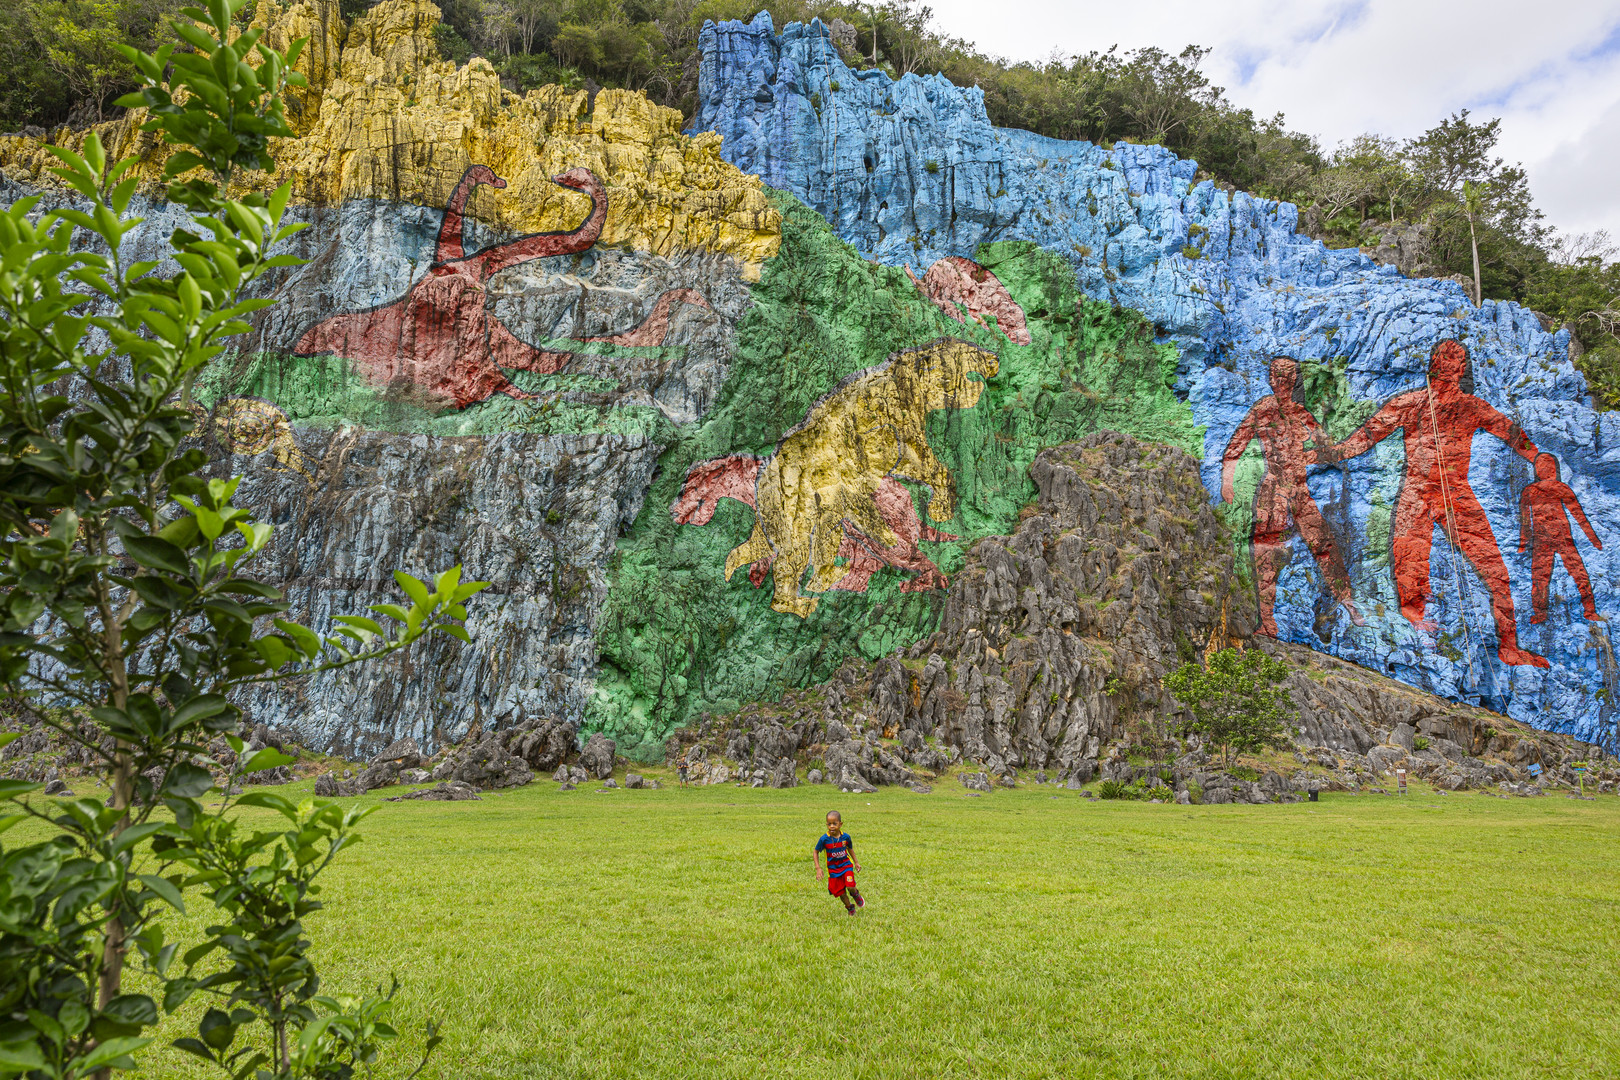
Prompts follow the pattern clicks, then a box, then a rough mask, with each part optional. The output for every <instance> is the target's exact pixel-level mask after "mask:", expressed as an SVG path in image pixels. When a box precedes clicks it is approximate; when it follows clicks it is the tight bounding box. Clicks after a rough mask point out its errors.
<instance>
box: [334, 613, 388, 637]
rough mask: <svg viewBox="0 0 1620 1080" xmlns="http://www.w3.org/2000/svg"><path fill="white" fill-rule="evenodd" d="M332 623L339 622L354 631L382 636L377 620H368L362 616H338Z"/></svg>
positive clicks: (381, 629) (380, 626)
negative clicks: (352, 628)
mask: <svg viewBox="0 0 1620 1080" xmlns="http://www.w3.org/2000/svg"><path fill="white" fill-rule="evenodd" d="M332 621H333V622H340V623H342V624H343V625H345V626H352V627H354V628H355V629H356V630H363V631H365V632H366V633H368V634H375V635H376V636H378V637H382V636H384V635H383V628H382V625H381V624H380V623H378V622H377V620H375V619H368V618H366V617H365V616H364V615H338V616H335V617H334V618H333V620H332Z"/></svg>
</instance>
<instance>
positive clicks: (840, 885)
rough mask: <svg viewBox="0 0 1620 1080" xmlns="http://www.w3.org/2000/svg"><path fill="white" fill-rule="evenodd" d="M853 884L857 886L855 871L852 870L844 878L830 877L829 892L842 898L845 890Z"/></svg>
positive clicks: (828, 882) (828, 881)
mask: <svg viewBox="0 0 1620 1080" xmlns="http://www.w3.org/2000/svg"><path fill="white" fill-rule="evenodd" d="M853 884H855V871H853V870H851V871H850V872H849V873H847V874H845V875H844V876H843V877H829V878H828V879H827V891H828V892H830V893H832V894H833V895H834V896H842V895H844V890H845V889H847V888H849V887H850V886H851V885H853Z"/></svg>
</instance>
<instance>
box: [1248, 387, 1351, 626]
mask: <svg viewBox="0 0 1620 1080" xmlns="http://www.w3.org/2000/svg"><path fill="white" fill-rule="evenodd" d="M1298 387H1299V361H1297V360H1295V359H1294V358H1293V357H1290V356H1279V357H1276V358H1275V359H1273V360H1272V361H1271V391H1272V392H1271V393H1270V394H1269V395H1267V396H1266V397H1263V398H1261V399H1260V400H1259V401H1257V402H1255V403H1254V407H1253V408H1251V409H1250V410H1249V413H1248V415H1247V416H1245V417H1244V418H1243V422H1242V423H1241V424H1239V425H1238V429H1237V431H1235V432H1233V433H1232V438H1231V441H1229V442H1228V443H1227V444H1226V453H1225V454H1224V455H1222V460H1221V498H1222V499H1224V500H1225V501H1226V502H1228V503H1230V502H1231V501H1232V494H1233V493H1232V480H1233V477H1234V476H1235V475H1236V474H1237V464H1238V459H1239V458H1241V457H1242V456H1243V451H1244V450H1246V449H1248V446H1249V443H1250V442H1252V441H1254V440H1256V439H1258V440H1259V441H1260V450H1261V452H1262V453H1263V454H1264V455H1265V459H1266V475H1265V479H1263V480H1261V481H1260V490H1259V491H1258V492H1256V493H1255V498H1254V531H1253V532H1252V533H1251V534H1250V540H1249V543H1250V550H1251V551H1252V552H1253V558H1254V571H1255V580H1256V583H1257V585H1258V589H1259V593H1260V631H1261V633H1264V634H1266V635H1268V636H1270V637H1276V636H1277V620H1276V618H1275V617H1274V616H1273V615H1272V610H1273V608H1275V606H1276V603H1277V578H1278V577H1279V576H1280V575H1281V574H1282V572H1283V568H1284V567H1286V566H1287V565H1288V561H1289V558H1290V554H1289V550H1288V548H1289V543H1288V542H1289V533H1290V532H1291V531H1294V530H1298V532H1299V535H1300V538H1301V539H1302V540H1304V541H1305V546H1306V547H1308V548H1310V551H1311V554H1312V555H1313V556H1315V557H1316V564H1317V565H1318V566H1319V567H1321V568H1322V579H1323V580H1324V581H1325V582H1326V583H1327V586H1328V588H1330V589H1332V590H1333V595H1334V596H1336V597H1338V600H1339V603H1341V604H1343V605H1344V609H1345V611H1347V612H1349V614H1350V621H1351V622H1353V623H1355V624H1356V625H1357V626H1360V625H1362V624H1363V623H1364V622H1365V620H1364V619H1363V618H1362V616H1361V612H1360V611H1359V610H1358V609H1357V608H1356V605H1355V603H1354V602H1353V601H1352V600H1351V597H1350V575H1349V573H1348V572H1346V570H1345V568H1344V560H1343V559H1341V558H1340V557H1339V549H1338V545H1337V544H1335V543H1334V540H1333V533H1332V531H1331V530H1330V529H1329V528H1328V524H1327V520H1326V519H1325V518H1323V517H1322V511H1321V510H1320V509H1319V508H1318V507H1317V505H1316V500H1315V499H1313V498H1311V491H1310V487H1309V486H1308V485H1307V483H1306V473H1307V472H1308V470H1309V469H1310V466H1311V465H1312V464H1313V461H1312V455H1311V453H1310V452H1309V450H1310V449H1315V448H1319V447H1324V446H1326V445H1328V438H1327V436H1326V434H1325V433H1324V432H1323V431H1322V427H1321V425H1320V424H1318V423H1317V422H1316V417H1314V416H1312V415H1311V411H1310V410H1309V409H1307V408H1306V407H1305V405H1304V403H1303V402H1301V401H1298V400H1296V399H1295V397H1294V394H1295V391H1296V390H1297V389H1298ZM1308 448H1309V449H1308Z"/></svg>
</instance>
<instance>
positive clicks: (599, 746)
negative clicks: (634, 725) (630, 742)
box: [579, 731, 619, 780]
mask: <svg viewBox="0 0 1620 1080" xmlns="http://www.w3.org/2000/svg"><path fill="white" fill-rule="evenodd" d="M618 752H619V744H618V743H616V742H614V741H613V740H612V739H610V738H608V737H607V736H606V735H603V734H602V733H601V732H600V731H597V732H593V733H592V735H591V737H590V738H589V739H586V740H585V748H584V749H583V750H581V751H580V752H579V764H580V767H581V768H583V769H584V770H585V771H586V772H587V773H589V774H590V775H591V776H592V777H593V778H594V779H597V780H606V779H607V778H608V777H610V776H612V775H613V759H614V757H615V756H616V755H617V754H618Z"/></svg>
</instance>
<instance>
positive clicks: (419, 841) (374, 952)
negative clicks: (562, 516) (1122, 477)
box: [141, 781, 1620, 1080]
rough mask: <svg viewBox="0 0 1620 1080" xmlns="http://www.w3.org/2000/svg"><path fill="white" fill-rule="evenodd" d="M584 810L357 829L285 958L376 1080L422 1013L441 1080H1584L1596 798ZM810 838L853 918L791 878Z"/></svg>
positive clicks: (537, 797)
mask: <svg viewBox="0 0 1620 1080" xmlns="http://www.w3.org/2000/svg"><path fill="white" fill-rule="evenodd" d="M302 786H304V787H307V783H306V784H305V785H302ZM594 788H595V785H594V784H593V785H590V786H589V787H585V788H581V789H580V790H578V791H575V792H567V793H564V792H560V791H558V790H557V789H556V786H555V785H553V784H551V783H549V782H544V781H539V782H536V783H534V784H533V785H531V786H529V787H527V788H523V789H519V790H517V791H515V792H509V793H505V794H495V795H490V796H486V797H485V799H484V801H482V802H468V803H420V802H418V803H409V802H408V803H393V804H388V805H387V806H386V807H385V808H384V809H383V810H382V811H381V812H379V813H377V814H375V815H374V816H372V817H371V818H369V819H368V820H367V822H366V823H365V826H364V829H363V831H364V833H365V836H366V840H365V842H364V843H363V844H361V845H360V846H359V847H357V848H356V849H354V850H353V851H352V852H349V853H346V854H345V855H344V856H343V857H342V859H341V860H340V861H339V863H338V864H336V866H335V868H334V869H333V871H331V873H330V876H329V878H328V879H327V882H328V890H327V895H326V899H327V901H328V903H329V906H328V909H327V910H326V911H324V912H321V913H319V914H317V915H316V916H315V917H314V918H313V919H312V920H311V931H312V935H313V938H314V942H315V946H316V949H317V954H318V956H319V957H321V959H322V962H323V966H324V969H325V971H326V973H327V983H326V986H325V989H326V990H328V991H345V990H347V991H360V990H364V989H366V988H368V987H370V986H372V985H374V984H377V983H386V982H387V981H388V979H389V976H390V975H391V974H397V975H398V976H399V977H400V978H401V979H402V980H403V982H404V988H403V990H402V991H401V1002H402V1006H401V1009H400V1011H399V1014H398V1019H399V1021H400V1022H401V1024H400V1026H401V1027H402V1028H403V1029H409V1031H408V1034H407V1037H406V1038H405V1039H403V1040H402V1041H401V1043H399V1044H396V1048H395V1049H394V1051H393V1052H392V1055H391V1057H390V1058H389V1059H387V1062H386V1064H387V1065H388V1066H389V1067H388V1068H387V1069H385V1070H383V1072H382V1075H401V1074H403V1073H404V1072H406V1071H408V1067H409V1066H408V1063H407V1059H408V1058H413V1057H414V1052H415V1051H417V1050H419V1048H420V1044H421V1034H420V1029H421V1026H422V1022H423V1021H425V1020H427V1019H428V1018H430V1017H437V1018H438V1019H440V1020H442V1021H443V1022H444V1030H445V1033H446V1035H447V1040H446V1042H445V1044H444V1046H443V1047H442V1048H441V1049H440V1051H439V1053H438V1054H437V1055H436V1057H435V1058H434V1060H433V1062H432V1064H430V1066H429V1067H428V1069H427V1071H426V1072H425V1073H424V1075H425V1076H432V1077H443V1078H457V1080H460V1078H491V1080H494V1078H502V1080H508V1078H521V1077H632V1076H633V1077H676V1076H681V1077H685V1076H719V1077H750V1078H753V1077H761V1076H767V1077H801V1076H802V1077H812V1076H813V1077H981V1076H982V1077H1073V1076H1086V1077H1089V1076H1101V1077H1149V1076H1164V1077H1248V1076H1265V1077H1269V1076H1285V1075H1286V1076H1325V1077H1373V1076H1412V1077H1471V1078H1473V1077H1513V1076H1535V1077H1548V1076H1571V1077H1576V1076H1579V1077H1587V1076H1594V1077H1595V1076H1612V1075H1614V1074H1615V1071H1616V1069H1617V1068H1620V1011H1617V1009H1616V1006H1615V1003H1616V1001H1617V1000H1620V968H1617V965H1616V963H1615V959H1616V955H1617V946H1620V849H1617V843H1616V842H1617V840H1620V800H1616V799H1613V798H1609V797H1605V798H1602V799H1600V800H1598V801H1596V802H1576V801H1573V800H1568V799H1564V798H1561V797H1550V798H1544V799H1535V800H1527V799H1515V800H1500V799H1495V798H1488V797H1484V796H1479V795H1466V794H1463V795H1450V796H1441V795H1431V794H1427V793H1418V794H1415V795H1412V796H1408V797H1406V798H1404V799H1395V798H1383V797H1377V796H1362V797H1356V796H1347V795H1325V796H1324V797H1323V801H1322V802H1320V803H1317V804H1310V803H1301V804H1296V805H1290V806H1264V807H1252V806H1242V807H1235V806H1209V807H1203V806H1193V807H1178V806H1152V805H1144V804H1141V803H1124V802H1114V803H1104V802H1091V801H1087V800H1082V799H1080V798H1079V797H1077V796H1076V795H1075V794H1074V793H1072V792H1054V791H1053V789H1051V788H1029V789H1023V790H1018V791H1010V792H1008V791H997V792H996V793H994V794H993V795H990V796H986V797H983V798H968V797H966V796H965V795H964V794H963V793H962V791H961V790H960V789H959V788H956V787H954V786H951V787H947V786H945V785H943V784H942V785H941V786H940V787H939V788H938V789H936V791H935V793H934V794H932V795H914V794H912V793H910V792H907V791H904V790H885V791H882V792H880V793H878V794H876V795H870V796H859V795H856V796H850V795H840V794H838V793H837V792H834V791H830V790H829V789H827V788H825V787H820V788H804V787H801V788H798V789H794V790H789V791H770V790H748V789H739V788H735V787H720V788H694V789H687V790H679V789H671V788H668V787H666V788H665V789H664V790H661V791H618V792H609V793H602V794H598V793H596V791H595V790H593V789H594ZM282 790H288V789H282ZM396 790H397V789H396ZM379 794H381V793H379ZM1054 794H1055V795H1056V797H1055V798H1054V797H1053V796H1054ZM376 797H378V795H373V796H370V797H369V798H376ZM831 807H836V808H839V809H841V810H842V811H843V812H844V816H845V820H846V823H847V826H848V829H849V831H850V832H851V834H852V835H854V836H855V837H856V840H857V851H858V853H859V855H860V857H861V860H862V862H863V864H864V872H863V873H862V874H861V875H859V876H860V880H861V884H862V888H863V890H864V892H865V893H866V895H867V897H868V900H869V907H868V909H867V910H866V912H865V913H864V914H862V915H860V916H859V917H857V918H850V917H848V916H846V915H845V914H844V912H843V908H842V907H841V906H840V905H839V903H838V902H837V901H836V900H834V899H833V898H832V897H830V896H828V895H827V892H826V889H825V886H823V885H821V884H820V883H818V882H817V881H816V879H815V877H814V875H813V873H812V870H811V863H810V857H809V853H810V849H811V846H812V844H813V843H814V841H815V839H816V837H817V836H818V835H819V834H820V831H821V830H820V822H821V818H822V815H823V814H824V812H825V811H826V810H827V809H828V808H831ZM193 917H197V918H200V917H202V916H201V915H200V914H199V913H195V912H194V913H193ZM191 1019H192V1021H193V1022H194V1018H191ZM182 1033H183V1032H182V1031H181V1026H180V1024H178V1023H177V1024H176V1025H175V1027H174V1028H173V1031H172V1035H174V1036H178V1035H179V1034H182ZM141 1075H143V1076H147V1077H164V1078H168V1077H190V1076H202V1075H208V1074H205V1073H203V1072H202V1071H200V1070H197V1069H194V1068H193V1067H192V1065H191V1064H190V1063H188V1061H187V1060H186V1059H184V1058H183V1057H182V1056H181V1055H178V1054H175V1053H173V1052H170V1051H164V1052H163V1053H161V1054H158V1055H156V1056H152V1057H148V1058H147V1059H146V1068H145V1071H144V1072H143V1073H142V1074H141Z"/></svg>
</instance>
